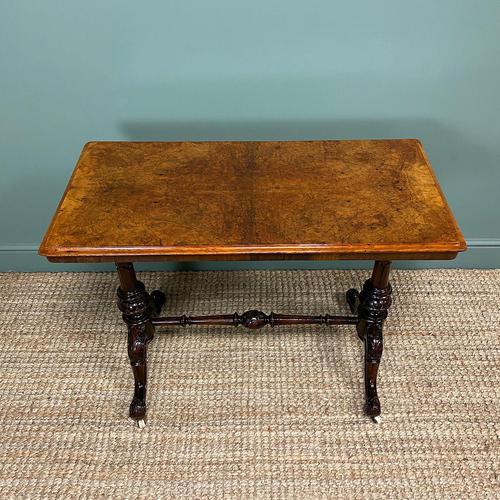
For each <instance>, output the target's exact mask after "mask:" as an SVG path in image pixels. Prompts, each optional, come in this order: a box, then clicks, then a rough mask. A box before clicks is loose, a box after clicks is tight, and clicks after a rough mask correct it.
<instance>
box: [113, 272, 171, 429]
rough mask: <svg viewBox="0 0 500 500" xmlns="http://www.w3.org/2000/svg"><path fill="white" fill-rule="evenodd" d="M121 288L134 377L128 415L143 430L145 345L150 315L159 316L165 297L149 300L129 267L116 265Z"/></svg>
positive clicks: (120, 300) (159, 295) (150, 331)
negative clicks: (156, 314) (157, 314)
mask: <svg viewBox="0 0 500 500" xmlns="http://www.w3.org/2000/svg"><path fill="white" fill-rule="evenodd" d="M116 268H117V270H118V276H119V279H120V286H119V288H118V290H117V295H118V308H119V309H120V311H121V312H122V313H123V314H122V316H123V321H125V323H126V324H127V326H128V356H129V359H130V365H131V366H132V372H133V374H134V397H133V399H132V402H131V403H130V411H129V415H130V417H131V418H132V419H134V420H136V421H137V423H138V425H139V427H144V425H145V416H146V384H147V344H148V343H149V342H151V340H153V336H154V326H153V324H152V323H151V318H152V315H153V313H159V312H160V310H161V307H162V306H163V304H164V303H165V295H163V293H162V292H160V291H155V292H153V293H152V294H151V296H150V295H149V294H148V293H147V292H146V290H145V288H144V284H143V283H142V282H140V281H138V280H137V278H136V276H135V271H134V266H133V265H132V263H130V262H127V263H117V264H116Z"/></svg>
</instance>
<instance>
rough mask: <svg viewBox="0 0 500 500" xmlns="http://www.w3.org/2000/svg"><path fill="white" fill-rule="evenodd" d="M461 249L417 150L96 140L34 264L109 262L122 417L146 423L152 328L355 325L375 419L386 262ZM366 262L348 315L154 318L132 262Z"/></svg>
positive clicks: (358, 144) (383, 144)
mask: <svg viewBox="0 0 500 500" xmlns="http://www.w3.org/2000/svg"><path fill="white" fill-rule="evenodd" d="M465 248H466V246H465V242H464V239H463V237H462V235H461V233H460V230H459V228H458V226H457V224H456V222H455V220H454V218H453V215H452V213H451V211H450V209H449V208H448V206H447V204H446V201H445V199H444V196H443V194H442V192H441V190H440V188H439V185H438V182H437V180H436V177H435V175H434V173H433V171H432V167H431V166H430V163H429V161H428V159H427V157H426V155H425V153H424V150H423V148H422V145H421V143H420V142H419V141H418V140H414V139H397V140H360V141H290V142H91V143H88V144H86V145H85V147H84V148H83V151H82V153H81V156H80V159H79V161H78V163H77V165H76V168H75V170H74V172H73V175H72V177H71V179H70V181H69V183H68V186H67V189H66V192H65V193H64V196H63V198H62V200H61V202H60V204H59V207H58V208H57V210H56V213H55V215H54V218H53V219H52V222H51V224H50V227H49V229H48V230H47V233H46V235H45V238H44V240H43V242H42V244H41V246H40V254H41V255H44V256H46V257H47V258H48V259H49V260H50V261H53V262H104V261H111V262H115V263H116V266H117V269H118V275H119V280H120V287H119V288H118V305H119V308H120V310H121V311H122V313H123V318H124V320H125V322H126V323H127V325H128V329H129V344H128V350H129V357H130V362H131V365H132V370H133V373H134V379H135V392H134V398H133V400H132V403H131V406H130V416H131V417H132V418H134V419H135V420H137V421H138V422H139V424H140V425H141V426H142V425H143V424H144V418H145V414H146V350H147V344H148V342H149V341H150V340H152V338H153V333H154V327H155V326H166V325H182V326H186V325H190V324H212V325H235V326H237V325H242V326H244V327H247V328H261V327H263V326H265V325H269V326H271V327H273V326H277V325H281V324H292V325H293V324H306V323H311V324H325V325H333V324H353V325H356V327H357V332H358V335H359V337H360V338H361V340H362V341H363V342H364V345H365V388H366V401H365V411H366V413H367V414H368V415H370V416H372V417H374V418H377V417H378V416H379V415H380V403H379V400H378V397H377V390H376V379H377V370H378V365H379V362H380V359H381V356H382V324H383V321H384V319H385V318H386V316H387V310H388V308H389V306H390V303H391V286H390V285H389V281H388V280H389V270H390V262H391V261H393V260H400V259H452V258H454V257H455V256H456V255H457V252H460V251H462V250H465ZM210 259H214V260H270V259H318V260H331V259H364V260H374V261H375V263H374V267H373V273H372V276H371V278H369V279H368V280H367V281H366V282H365V284H364V285H363V288H362V290H361V292H360V293H358V291H357V290H355V289H351V290H349V291H348V292H347V294H346V298H347V302H348V304H349V306H350V309H351V312H352V314H353V316H331V315H324V316H307V315H295V314H286V315H285V314H275V313H270V314H266V313H264V312H262V311H255V310H250V311H246V312H244V313H243V314H241V315H240V314H238V313H234V314H220V315H215V316H186V315H184V316H168V317H163V318H159V317H157V315H158V314H159V312H160V309H161V307H162V306H163V304H164V302H165V296H164V295H163V293H162V292H160V291H154V292H152V293H151V294H149V293H148V292H147V291H146V290H145V288H144V285H143V284H142V283H141V282H140V281H138V280H137V279H136V276H135V272H134V268H133V262H134V261H160V260H163V261H178V260H210Z"/></svg>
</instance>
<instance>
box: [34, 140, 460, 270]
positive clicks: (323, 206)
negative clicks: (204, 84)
mask: <svg viewBox="0 0 500 500" xmlns="http://www.w3.org/2000/svg"><path fill="white" fill-rule="evenodd" d="M465 248H466V245H465V241H464V238H463V236H462V234H461V232H460V230H459V228H458V226H457V223H456V222H455V219H454V217H453V215H452V213H451V211H450V209H449V207H448V205H447V203H446V200H445V198H444V196H443V193H442V192H441V190H440V187H439V185H438V182H437V180H436V177H435V175H434V173H433V170H432V167H431V165H430V163H429V161H428V159H427V157H426V155H425V153H424V150H423V148H422V145H421V143H420V142H419V141H418V140H414V139H395V140H357V141H289V142H90V143H88V144H86V145H85V147H84V148H83V151H82V153H81V156H80V159H79V160H78V163H77V165H76V167H75V170H74V172H73V175H72V177H71V179H70V181H69V184H68V186H67V188H66V192H65V193H64V196H63V198H62V200H61V202H60V204H59V207H58V208H57V210H56V213H55V215H54V218H53V219H52V222H51V224H50V227H49V229H48V230H47V233H46V235H45V238H44V240H43V242H42V244H41V246H40V250H39V252H40V254H41V255H44V256H46V257H47V258H48V259H49V260H52V261H67V262H85V261H91V262H92V261H93V262H96V261H129V260H130V261H136V260H203V259H217V260H233V259H234V260H258V259H378V260H394V259H451V258H453V257H455V256H456V254H457V252H459V251H462V250H465Z"/></svg>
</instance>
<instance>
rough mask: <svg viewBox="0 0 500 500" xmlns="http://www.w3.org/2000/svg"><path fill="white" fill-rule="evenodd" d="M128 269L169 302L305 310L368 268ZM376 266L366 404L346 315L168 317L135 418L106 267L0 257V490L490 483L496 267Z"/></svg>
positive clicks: (335, 492)
mask: <svg viewBox="0 0 500 500" xmlns="http://www.w3.org/2000/svg"><path fill="white" fill-rule="evenodd" d="M139 276H140V278H141V279H142V280H143V281H144V282H145V284H146V286H147V287H148V288H149V289H150V290H152V289H153V288H156V287H158V288H161V289H163V290H164V291H165V292H166V294H167V298H168V306H167V308H166V310H167V313H168V314H175V313H202V314H209V313H212V314H215V313H220V312H233V311H239V312H243V311H244V310H245V309H249V308H254V307H256V308H260V309H263V310H264V311H266V312H270V311H271V310H274V311H275V312H281V313H286V312H300V311H303V312H305V313H318V314H319V313H325V312H329V313H341V312H342V313H346V312H347V308H346V305H345V303H344V298H343V297H344V296H343V293H342V292H343V291H345V290H347V289H348V288H350V287H351V286H353V285H359V284H361V283H362V281H364V279H365V278H366V276H367V272H366V271H279V272H270V271H256V272H245V271H243V272H241V271H240V272H199V273H140V275H139ZM391 282H392V284H393V287H394V296H393V297H394V302H393V306H392V308H391V310H390V315H389V320H388V321H387V322H386V328H385V351H384V357H383V360H382V364H381V368H380V372H379V395H380V398H381V402H382V412H383V416H384V420H383V422H382V424H380V425H376V424H373V423H372V422H371V421H370V420H368V419H367V418H365V417H364V416H363V414H362V404H363V385H362V376H363V371H362V369H363V365H362V346H361V343H360V342H359V341H358V340H357V338H356V335H355V333H354V327H349V326H345V327H330V328H327V327H319V326H303V327H292V328H290V327H279V328H275V329H274V330H271V329H269V328H266V329H263V330H259V331H257V332H251V331H248V330H244V329H243V328H241V327H240V328H238V329H234V328H214V327H210V328H208V327H191V328H186V329H182V328H181V327H174V328H170V329H164V330H161V331H162V332H164V333H163V334H162V333H159V334H157V336H156V338H155V340H154V342H153V343H152V344H151V345H150V350H149V367H150V370H149V398H148V402H149V414H148V425H147V427H146V428H145V429H144V430H140V429H138V428H136V427H134V425H133V424H132V423H131V421H130V420H128V419H127V410H128V405H129V402H130V398H131V395H132V375H131V371H130V367H129V365H128V358H127V354H126V333H125V328H124V325H123V324H122V322H121V318H120V315H119V313H118V311H117V310H116V309H115V296H114V293H115V287H116V279H115V276H114V274H112V273H75V274H72V273H53V274H21V273H16V274H15V273H8V274H0V333H1V336H2V341H3V345H4V351H3V354H2V357H3V360H2V383H1V385H0V397H1V401H2V404H1V407H0V416H1V421H2V430H1V431H2V437H1V440H0V453H1V463H2V465H1V472H0V497H1V498H10V497H15V498H19V497H29V498H34V497H44V498H55V497H59V498H68V497H114V498H123V497H129V498H137V497H146V498H160V497H162V498H175V499H184V498H189V499H191V498H195V499H196V498H259V499H261V498H263V499H265V498H273V499H282V498H283V499H284V498H301V499H302V498H494V497H496V498H498V493H499V480H498V473H499V454H500V453H499V451H500V450H499V446H498V445H499V441H498V437H499V435H498V433H499V416H500V415H499V396H500V374H499V325H500V270H491V271H474V270H468V271H463V270H431V271H395V272H394V273H393V275H392V279H391Z"/></svg>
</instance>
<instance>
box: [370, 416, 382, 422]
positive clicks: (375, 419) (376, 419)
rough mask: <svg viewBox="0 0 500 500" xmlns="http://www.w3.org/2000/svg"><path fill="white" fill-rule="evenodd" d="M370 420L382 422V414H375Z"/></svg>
mask: <svg viewBox="0 0 500 500" xmlns="http://www.w3.org/2000/svg"><path fill="white" fill-rule="evenodd" d="M372 420H373V421H374V422H375V423H376V424H380V423H381V422H382V415H377V416H375V417H372Z"/></svg>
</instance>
